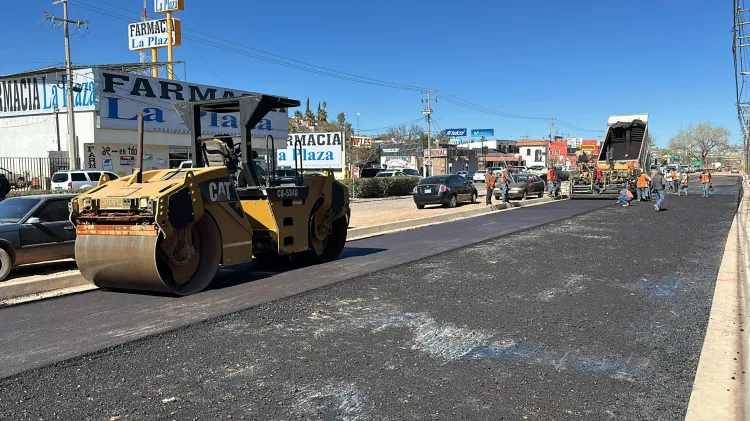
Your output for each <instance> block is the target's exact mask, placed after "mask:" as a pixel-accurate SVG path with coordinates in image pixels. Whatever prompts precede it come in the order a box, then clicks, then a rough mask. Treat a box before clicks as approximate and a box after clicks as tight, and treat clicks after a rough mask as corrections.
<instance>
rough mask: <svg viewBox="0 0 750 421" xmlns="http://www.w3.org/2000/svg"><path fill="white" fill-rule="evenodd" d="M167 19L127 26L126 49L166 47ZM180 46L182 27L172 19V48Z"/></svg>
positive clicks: (178, 21) (177, 21)
mask: <svg viewBox="0 0 750 421" xmlns="http://www.w3.org/2000/svg"><path fill="white" fill-rule="evenodd" d="M168 42H169V39H167V19H157V20H147V21H145V22H135V23H129V24H128V48H129V49H130V51H138V50H146V49H151V48H160V47H166V46H167V44H168ZM181 44H182V25H181V23H180V20H179V19H174V18H173V19H172V46H174V47H179V46H180V45H181Z"/></svg>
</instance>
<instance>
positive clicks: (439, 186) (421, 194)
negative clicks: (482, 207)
mask: <svg viewBox="0 0 750 421" xmlns="http://www.w3.org/2000/svg"><path fill="white" fill-rule="evenodd" d="M412 195H413V196H414V203H415V204H416V205H417V209H424V206H425V205H433V204H440V205H443V206H445V207H448V208H455V207H456V205H457V204H458V202H471V203H476V202H477V189H476V187H474V184H473V183H471V182H469V180H467V179H465V178H463V177H461V176H460V175H451V174H448V175H434V176H432V177H427V178H423V179H422V180H421V181H420V182H419V184H417V185H416V186H415V187H414V190H413V191H412Z"/></svg>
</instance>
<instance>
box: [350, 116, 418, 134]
mask: <svg viewBox="0 0 750 421" xmlns="http://www.w3.org/2000/svg"><path fill="white" fill-rule="evenodd" d="M421 120H424V117H419V118H417V119H414V120H411V121H407V122H404V123H399V124H392V125H390V126H385V127H378V128H376V129H360V130H359V131H360V132H377V131H380V130H388V129H392V128H394V127H401V126H406V125H408V124H414V123H416V122H418V121H421Z"/></svg>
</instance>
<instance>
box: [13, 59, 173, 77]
mask: <svg viewBox="0 0 750 421" xmlns="http://www.w3.org/2000/svg"><path fill="white" fill-rule="evenodd" d="M172 63H174V64H181V63H184V62H182V61H174V62H172ZM168 64H169V62H158V63H111V64H91V65H85V66H81V65H74V66H72V69H73V70H78V69H102V70H112V71H119V72H124V73H129V72H133V71H145V70H150V69H152V68H154V67H164V66H166V65H168ZM64 71H65V66H52V67H43V68H41V69H36V70H28V71H25V72H18V73H9V74H7V75H0V78H3V79H5V78H14V77H24V76H33V75H38V74H43V73H55V72H64Z"/></svg>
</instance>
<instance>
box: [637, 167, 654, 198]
mask: <svg viewBox="0 0 750 421" xmlns="http://www.w3.org/2000/svg"><path fill="white" fill-rule="evenodd" d="M650 181H651V177H649V176H648V175H647V174H646V172H645V171H641V174H640V175H639V176H638V181H637V182H636V185H635V186H636V187H637V188H638V201H639V202H643V201H645V200H646V198H647V197H648V183H649V182H650Z"/></svg>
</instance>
